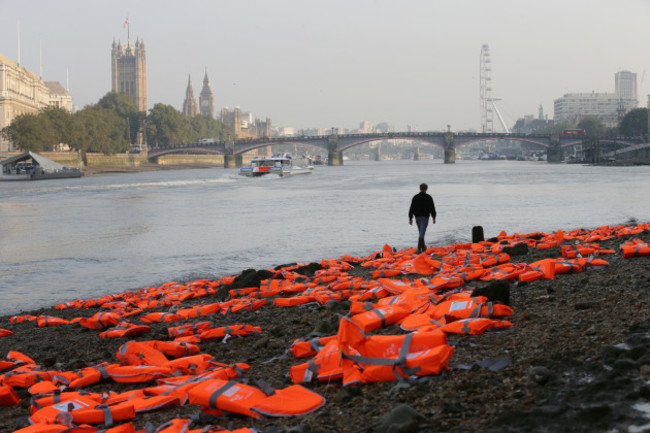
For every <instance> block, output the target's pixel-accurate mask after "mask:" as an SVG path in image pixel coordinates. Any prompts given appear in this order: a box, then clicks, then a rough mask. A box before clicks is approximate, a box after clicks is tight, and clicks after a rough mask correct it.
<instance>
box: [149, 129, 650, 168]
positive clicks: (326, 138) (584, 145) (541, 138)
mask: <svg viewBox="0 0 650 433" xmlns="http://www.w3.org/2000/svg"><path fill="white" fill-rule="evenodd" d="M383 140H409V141H415V142H419V143H421V144H427V145H434V146H438V147H441V148H442V149H443V150H444V162H445V163H446V164H453V163H454V162H455V161H456V149H458V148H460V147H461V146H467V145H471V144H474V143H479V142H485V141H490V142H495V141H496V142H499V141H504V142H505V141H519V142H524V143H530V144H533V145H537V146H539V147H540V148H541V149H544V150H546V152H547V160H548V161H549V162H560V161H562V160H563V158H564V149H566V148H569V147H571V146H580V148H581V150H582V152H583V153H584V155H586V158H587V159H589V160H591V161H592V162H598V158H599V155H600V153H601V150H602V151H605V150H608V151H612V150H614V151H615V150H616V149H625V148H628V147H632V146H636V145H639V144H640V143H645V142H646V140H645V137H584V136H576V135H559V136H558V135H551V134H538V135H536V134H516V133H511V134H505V133H503V134H501V133H469V132H468V133H454V132H451V131H447V132H387V133H372V134H331V135H316V136H302V137H275V138H261V139H254V140H241V139H240V140H236V141H235V140H230V141H226V142H221V141H217V140H214V139H201V140H199V142H198V143H195V144H187V145H177V146H165V147H160V146H154V147H150V148H149V150H148V155H147V156H148V158H149V160H150V161H152V162H157V161H158V158H159V157H161V156H163V155H167V154H171V153H213V154H219V155H224V166H225V167H226V168H234V167H240V166H241V165H242V159H243V158H242V155H243V154H244V153H246V152H249V151H251V150H255V149H259V148H263V147H267V146H272V145H276V144H306V145H311V146H315V147H318V148H321V149H323V150H324V151H327V161H328V165H343V151H345V150H347V149H350V148H353V147H355V146H358V145H361V144H364V143H371V142H376V141H383ZM414 157H415V159H418V158H419V147H418V151H417V152H416V153H415V156H414Z"/></svg>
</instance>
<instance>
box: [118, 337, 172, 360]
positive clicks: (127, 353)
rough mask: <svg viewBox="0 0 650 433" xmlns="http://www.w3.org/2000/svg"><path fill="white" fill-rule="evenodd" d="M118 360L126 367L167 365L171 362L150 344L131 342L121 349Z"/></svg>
mask: <svg viewBox="0 0 650 433" xmlns="http://www.w3.org/2000/svg"><path fill="white" fill-rule="evenodd" d="M116 357H117V359H118V360H119V361H120V362H121V363H122V364H124V365H158V366H160V365H166V364H167V363H168V362H169V360H168V359H167V357H166V356H165V355H164V354H163V353H162V352H161V351H160V350H158V349H155V348H154V347H152V346H151V345H149V344H143V343H141V342H138V341H129V342H128V343H124V344H123V345H121V346H120V347H119V349H118V350H117V353H116Z"/></svg>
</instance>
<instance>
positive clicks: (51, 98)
mask: <svg viewBox="0 0 650 433" xmlns="http://www.w3.org/2000/svg"><path fill="white" fill-rule="evenodd" d="M47 107H58V108H62V109H65V110H68V111H70V112H72V97H71V96H70V93H69V92H68V91H67V90H66V89H65V87H63V86H62V85H61V84H60V83H58V82H56V81H42V80H41V78H40V77H39V76H38V75H36V74H35V73H34V72H32V71H30V70H29V69H27V68H23V67H21V66H20V65H19V64H18V63H17V62H14V61H13V60H11V59H10V58H8V57H6V56H4V55H2V54H0V129H2V128H4V127H5V126H9V125H11V122H12V121H13V120H14V119H15V118H16V117H18V116H20V115H21V114H35V113H38V111H39V110H42V109H44V108H47ZM15 150H16V149H14V145H13V143H11V142H10V141H7V140H4V139H3V138H2V136H1V135H0V152H13V151H15Z"/></svg>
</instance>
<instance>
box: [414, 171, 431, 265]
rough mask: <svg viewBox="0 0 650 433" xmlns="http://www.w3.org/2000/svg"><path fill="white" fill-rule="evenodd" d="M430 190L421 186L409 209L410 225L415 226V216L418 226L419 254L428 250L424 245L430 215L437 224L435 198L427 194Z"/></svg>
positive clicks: (424, 184)
mask: <svg viewBox="0 0 650 433" xmlns="http://www.w3.org/2000/svg"><path fill="white" fill-rule="evenodd" d="M428 188H429V187H428V186H427V184H426V183H422V184H420V192H419V193H418V194H415V196H413V200H411V207H410V208H409V224H410V225H413V216H415V224H416V225H417V226H418V234H419V237H418V254H419V253H422V252H424V251H426V249H427V246H426V245H425V243H424V233H425V232H426V231H427V226H428V225H429V215H431V219H432V220H433V223H434V224H435V223H436V206H435V204H434V203H433V197H431V196H430V195H429V194H427V189H428Z"/></svg>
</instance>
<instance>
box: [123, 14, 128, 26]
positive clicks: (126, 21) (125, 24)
mask: <svg viewBox="0 0 650 433" xmlns="http://www.w3.org/2000/svg"><path fill="white" fill-rule="evenodd" d="M128 24H129V16H128V15H127V16H126V20H124V26H123V27H124V28H126V26H127V25H128Z"/></svg>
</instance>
